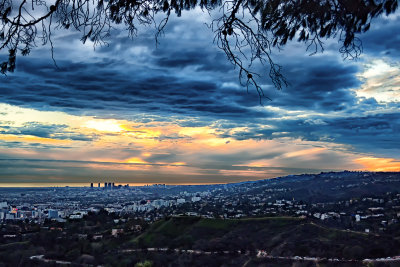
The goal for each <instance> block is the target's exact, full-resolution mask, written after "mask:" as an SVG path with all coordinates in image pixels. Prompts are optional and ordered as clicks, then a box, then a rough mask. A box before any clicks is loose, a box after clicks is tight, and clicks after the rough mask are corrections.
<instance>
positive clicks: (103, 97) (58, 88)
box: [0, 58, 263, 118]
mask: <svg viewBox="0 0 400 267" xmlns="http://www.w3.org/2000/svg"><path fill="white" fill-rule="evenodd" d="M104 64H105V65H104V66H101V64H100V65H99V64H97V63H96V64H90V63H87V64H82V63H78V64H76V63H70V62H60V63H59V65H63V66H64V65H66V66H67V67H66V68H60V69H55V68H54V66H51V63H50V62H49V63H47V64H45V63H43V62H40V60H39V59H35V61H31V60H27V59H25V58H23V59H21V60H20V63H19V65H21V66H23V67H22V68H19V72H18V73H17V74H15V75H13V76H10V77H7V78H5V80H4V82H3V83H2V84H1V85H0V92H1V93H2V95H3V97H2V100H3V102H6V103H10V104H15V105H19V106H29V107H34V108H37V109H46V107H49V108H50V107H51V108H59V109H61V110H63V109H67V110H68V109H77V110H85V111H90V110H101V109H106V110H114V111H116V112H118V111H120V113H123V111H127V110H129V111H130V112H132V111H137V112H149V113H155V114H162V115H164V114H165V113H167V114H171V113H177V114H182V115H193V116H198V115H200V116H202V115H203V116H215V117H216V118H220V117H240V116H248V117H257V116H262V115H263V114H262V113H260V112H256V111H253V110H250V109H247V108H245V107H242V106H240V105H237V104H235V103H229V102H228V101H225V97H226V96H229V94H230V92H228V91H226V90H225V91H224V90H221V89H220V88H218V86H219V85H218V82H217V81H218V80H216V81H215V82H213V81H199V80H192V79H184V78H183V79H182V78H178V77H176V76H174V75H168V74H164V72H162V71H157V70H153V71H148V70H146V69H140V68H139V69H138V68H135V67H134V66H122V67H121V65H120V64H116V63H115V62H113V61H111V62H108V63H104ZM128 67H132V69H129V68H128ZM119 68H122V69H119ZM123 69H125V70H123ZM127 69H128V70H127ZM49 73H51V75H49ZM132 73H140V74H139V75H136V76H132V75H131V74H132ZM27 81H28V82H27ZM232 93H235V92H232ZM225 94H226V95H225Z"/></svg>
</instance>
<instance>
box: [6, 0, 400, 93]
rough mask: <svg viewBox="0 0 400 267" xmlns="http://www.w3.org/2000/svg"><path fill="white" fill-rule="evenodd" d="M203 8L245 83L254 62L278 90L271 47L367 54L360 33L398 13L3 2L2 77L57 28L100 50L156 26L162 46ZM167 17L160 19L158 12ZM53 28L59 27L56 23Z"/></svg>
mask: <svg viewBox="0 0 400 267" xmlns="http://www.w3.org/2000/svg"><path fill="white" fill-rule="evenodd" d="M195 7H200V8H201V9H202V10H206V11H208V12H209V13H211V12H212V11H214V12H216V13H217V14H219V15H218V17H217V18H216V19H214V20H213V21H212V23H211V24H210V25H208V26H209V28H210V29H212V31H213V32H214V34H215V37H214V42H215V43H216V44H217V46H218V47H219V48H220V49H221V50H223V51H224V52H225V54H226V56H227V58H228V60H229V61H230V62H231V63H232V64H233V65H234V67H237V68H238V70H239V80H240V82H241V84H242V85H244V86H246V87H247V89H248V88H249V86H254V87H255V88H256V90H257V92H258V94H259V96H260V99H261V98H262V97H265V95H264V92H263V89H262V88H261V87H260V86H259V84H258V83H257V81H256V80H257V79H256V78H258V77H259V76H260V75H259V74H258V73H256V72H254V71H252V65H253V63H254V62H255V61H258V62H260V63H261V64H263V65H264V66H265V67H266V68H268V70H269V77H270V78H271V81H272V82H273V84H274V85H275V87H276V88H278V89H281V88H282V87H284V86H287V85H288V82H287V80H286V79H285V77H284V76H283V75H282V68H281V66H280V65H278V64H276V63H275V62H274V61H273V59H272V58H271V49H272V48H273V47H276V48H278V49H281V48H282V47H283V46H284V45H285V44H286V43H287V42H288V41H290V40H293V39H294V38H296V39H297V40H298V41H299V42H304V43H306V44H307V45H308V47H307V50H310V51H311V52H310V53H311V54H315V53H317V52H319V51H321V52H322V51H323V49H324V47H323V41H322V40H323V39H325V38H338V40H339V42H340V43H341V48H340V50H339V52H340V53H342V55H343V57H344V58H357V57H358V56H359V55H360V54H361V52H362V43H361V40H360V39H359V38H358V37H357V35H358V34H360V33H363V32H366V31H368V29H369V28H370V25H371V22H372V20H373V19H374V18H376V17H378V16H379V15H381V14H382V13H385V14H386V15H388V14H390V13H393V12H394V11H395V10H396V9H397V7H398V1H397V0H287V1H282V0H141V1H140V0H108V1H107V0H19V1H13V0H0V21H1V22H0V41H1V46H0V50H4V49H6V50H8V59H7V60H6V61H4V62H2V63H1V64H0V71H1V73H3V74H6V73H7V72H13V71H14V70H15V61H16V58H17V55H23V56H25V55H28V54H29V53H30V51H31V49H32V48H33V47H35V46H37V42H38V41H40V43H41V45H45V44H47V43H50V45H51V51H52V53H53V43H52V40H51V31H53V30H58V29H61V28H64V29H71V28H72V29H74V30H76V31H79V32H81V33H82V36H81V41H82V42H83V43H85V42H86V41H87V40H90V41H92V42H93V43H94V46H97V45H105V44H107V38H109V37H110V35H111V30H112V29H113V27H115V26H116V25H118V24H123V25H125V26H126V29H127V32H128V35H129V36H130V37H135V36H136V35H137V30H138V25H155V27H156V36H155V40H156V43H158V41H159V36H160V34H162V33H163V32H164V30H165V27H166V25H167V23H168V20H169V17H170V15H171V14H172V13H173V12H174V13H176V14H177V16H180V15H181V14H182V11H184V10H190V9H194V8H195ZM159 13H161V14H164V15H165V17H164V18H163V19H161V20H160V21H157V20H156V19H155V16H156V15H157V14H159ZM52 25H53V26H52Z"/></svg>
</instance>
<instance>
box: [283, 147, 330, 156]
mask: <svg viewBox="0 0 400 267" xmlns="http://www.w3.org/2000/svg"><path fill="white" fill-rule="evenodd" d="M324 150H326V148H324V147H315V148H310V149H303V150H299V151H294V152H288V153H285V154H284V155H283V157H285V158H294V157H304V156H310V155H315V154H318V153H319V152H321V151H324Z"/></svg>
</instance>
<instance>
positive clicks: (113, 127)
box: [83, 119, 124, 133]
mask: <svg viewBox="0 0 400 267" xmlns="http://www.w3.org/2000/svg"><path fill="white" fill-rule="evenodd" d="M83 126H84V127H86V128H90V129H94V130H96V131H99V132H113V133H117V132H122V131H124V128H123V127H122V125H121V124H120V123H118V121H116V120H101V119H97V120H95V119H94V120H89V121H87V122H86V123H85V124H84V125H83Z"/></svg>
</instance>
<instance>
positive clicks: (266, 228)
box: [131, 217, 400, 258]
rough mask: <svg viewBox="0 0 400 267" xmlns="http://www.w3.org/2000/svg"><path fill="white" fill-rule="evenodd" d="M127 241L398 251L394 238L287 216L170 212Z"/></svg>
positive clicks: (373, 253)
mask: <svg viewBox="0 0 400 267" xmlns="http://www.w3.org/2000/svg"><path fill="white" fill-rule="evenodd" d="M131 243H134V244H136V245H138V244H141V245H144V246H147V247H169V248H183V249H191V248H194V249H203V250H237V249H246V250H247V249H249V250H254V249H265V250H267V251H269V252H271V254H273V255H276V256H278V255H282V256H293V255H298V256H322V257H345V258H362V257H381V256H391V255H398V254H400V244H399V242H398V241H397V240H395V239H394V238H391V237H384V236H374V235H370V234H365V233H358V232H351V231H344V230H339V229H333V228H327V227H323V226H320V225H317V224H314V223H312V222H311V221H308V220H306V219H300V218H291V217H272V218H254V219H238V220H222V219H205V218H197V217H173V218H170V219H168V220H162V221H159V222H156V223H154V224H153V225H152V226H151V227H150V228H149V229H148V230H147V231H146V232H144V233H143V234H142V235H140V236H139V237H137V238H135V239H134V240H132V241H131Z"/></svg>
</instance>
